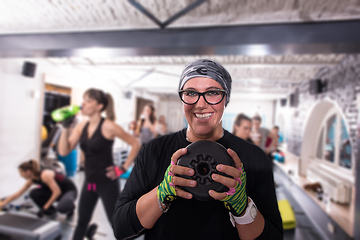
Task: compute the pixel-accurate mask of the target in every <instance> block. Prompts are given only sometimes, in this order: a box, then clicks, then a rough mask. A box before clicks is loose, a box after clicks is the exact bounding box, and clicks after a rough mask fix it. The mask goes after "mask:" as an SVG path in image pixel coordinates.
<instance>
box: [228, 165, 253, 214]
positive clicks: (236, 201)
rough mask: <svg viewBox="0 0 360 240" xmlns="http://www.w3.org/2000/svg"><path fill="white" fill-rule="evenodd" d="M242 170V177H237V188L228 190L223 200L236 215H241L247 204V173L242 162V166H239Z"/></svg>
mask: <svg viewBox="0 0 360 240" xmlns="http://www.w3.org/2000/svg"><path fill="white" fill-rule="evenodd" d="M237 169H238V170H240V171H241V176H240V178H235V180H236V181H237V182H238V183H237V185H236V187H235V188H230V190H229V191H228V192H226V194H227V196H226V197H225V198H224V199H223V200H221V201H223V202H224V205H225V207H226V208H227V209H228V210H229V211H230V212H231V214H232V215H234V216H240V214H241V213H242V212H243V211H244V210H245V209H246V206H247V201H248V200H247V194H246V173H245V171H244V166H243V164H242V163H241V167H240V168H237Z"/></svg>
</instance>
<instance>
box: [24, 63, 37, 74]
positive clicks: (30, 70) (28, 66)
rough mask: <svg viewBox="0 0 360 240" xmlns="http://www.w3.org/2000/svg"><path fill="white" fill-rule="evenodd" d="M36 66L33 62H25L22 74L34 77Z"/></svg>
mask: <svg viewBox="0 0 360 240" xmlns="http://www.w3.org/2000/svg"><path fill="white" fill-rule="evenodd" d="M35 71H36V64H35V63H32V62H24V64H23V68H22V72H21V74H22V75H24V76H26V77H34V76H35Z"/></svg>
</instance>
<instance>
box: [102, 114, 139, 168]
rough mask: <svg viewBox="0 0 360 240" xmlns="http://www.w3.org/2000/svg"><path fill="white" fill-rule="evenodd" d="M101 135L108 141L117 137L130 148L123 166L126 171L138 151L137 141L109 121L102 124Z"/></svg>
mask: <svg viewBox="0 0 360 240" xmlns="http://www.w3.org/2000/svg"><path fill="white" fill-rule="evenodd" d="M103 135H104V137H106V138H110V139H114V138H115V137H118V138H120V139H121V140H123V141H124V142H126V143H127V144H129V145H130V146H131V150H130V153H129V155H128V157H127V159H126V161H125V163H124V165H123V167H124V168H125V169H128V168H129V167H130V165H131V163H132V162H133V161H134V159H135V157H136V155H137V154H138V152H139V150H140V143H139V141H138V140H137V139H136V138H135V137H134V136H132V135H131V134H129V133H127V132H126V131H125V130H124V129H123V128H122V127H120V126H119V125H117V124H115V123H114V122H113V121H110V120H106V121H105V122H104V128H103Z"/></svg>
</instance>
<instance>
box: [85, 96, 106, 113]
mask: <svg viewBox="0 0 360 240" xmlns="http://www.w3.org/2000/svg"><path fill="white" fill-rule="evenodd" d="M102 107H103V105H102V104H99V103H98V102H97V101H96V100H95V99H93V98H90V97H89V96H88V95H85V96H84V101H83V103H82V107H81V113H82V114H83V115H85V116H91V115H94V114H96V113H98V114H100V112H101V109H102Z"/></svg>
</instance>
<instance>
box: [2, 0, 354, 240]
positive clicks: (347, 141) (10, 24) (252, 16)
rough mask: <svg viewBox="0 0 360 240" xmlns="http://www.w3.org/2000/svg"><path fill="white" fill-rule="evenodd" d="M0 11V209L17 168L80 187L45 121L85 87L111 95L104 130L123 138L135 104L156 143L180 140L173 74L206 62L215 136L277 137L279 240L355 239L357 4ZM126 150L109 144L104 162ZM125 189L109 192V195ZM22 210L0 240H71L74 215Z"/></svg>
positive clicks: (104, 237)
mask: <svg viewBox="0 0 360 240" xmlns="http://www.w3.org/2000/svg"><path fill="white" fill-rule="evenodd" d="M1 5H2V6H1V8H0V16H1V17H0V79H1V80H0V89H2V94H1V95H0V99H1V102H2V104H1V105H0V115H1V118H0V119H1V120H0V139H1V140H0V141H1V143H0V146H1V147H0V163H1V168H0V182H1V184H0V198H2V199H4V198H6V196H8V195H10V194H12V193H14V191H16V189H19V188H21V186H22V185H23V184H24V179H22V178H21V177H20V176H19V173H18V170H17V168H18V166H19V164H20V163H22V162H23V161H26V160H29V159H37V160H39V161H40V162H41V164H42V165H43V166H51V167H54V168H56V169H59V170H61V171H64V172H65V174H66V175H67V176H68V177H69V178H70V179H71V180H72V181H73V182H74V183H75V185H76V186H77V188H78V189H80V188H81V186H82V183H83V181H84V171H83V170H82V169H81V163H82V155H81V151H80V148H79V146H77V147H76V148H75V150H74V151H73V152H72V153H71V155H69V156H68V157H67V158H64V157H62V156H60V155H59V153H58V152H57V148H56V146H57V145H56V143H57V141H58V138H59V131H60V130H59V128H58V127H57V123H56V122H55V121H53V119H52V117H51V112H52V111H54V110H56V109H58V108H61V107H65V106H69V105H72V106H73V105H76V106H79V105H81V104H82V101H83V93H84V92H85V91H86V90H87V89H89V88H98V89H102V90H103V91H105V92H108V93H110V94H111V95H112V97H113V99H114V102H115V104H114V107H115V112H116V116H117V117H116V123H117V124H118V125H120V126H121V127H122V128H123V129H125V130H126V131H130V130H129V124H130V122H131V121H133V120H135V119H138V118H139V116H140V114H141V109H142V107H143V106H144V105H146V104H147V103H151V104H153V106H154V107H155V109H156V116H157V117H158V116H161V115H163V116H165V119H166V123H167V132H168V133H171V132H176V131H179V130H181V129H183V128H186V127H187V125H186V120H185V118H184V116H183V109H182V103H181V101H180V99H179V96H178V92H177V88H178V84H179V78H180V75H181V72H182V70H183V68H184V66H185V65H186V63H188V62H190V61H192V60H194V59H198V58H209V59H212V60H215V61H217V62H219V63H221V64H222V65H223V66H224V67H225V68H226V69H227V70H228V71H229V73H230V74H231V76H232V79H233V82H232V90H231V101H230V102H229V104H228V106H227V107H226V109H225V112H224V115H223V119H222V125H223V128H224V129H225V130H227V131H229V132H232V130H233V125H234V120H235V117H236V116H237V115H238V114H239V113H244V114H246V115H248V116H250V117H252V116H254V115H259V116H261V119H262V122H261V126H262V127H265V128H267V129H272V128H273V126H278V127H279V139H278V147H277V151H276V152H274V153H273V155H272V157H273V160H272V161H273V174H274V181H275V186H276V194H277V200H278V201H279V209H280V213H281V216H282V220H283V227H284V239H287V240H288V239H289V240H290V239H294V240H302V239H306V240H309V239H310V240H312V239H334V240H335V239H336V240H337V239H360V228H359V226H360V188H359V184H360V176H359V175H357V170H358V169H359V170H360V166H359V164H358V163H359V162H360V152H359V150H360V117H359V112H360V31H359V29H360V20H359V19H360V4H359V3H358V2H356V1H340V0H334V1H330V2H329V1H326V0H314V1H305V0H301V1H287V0H280V1H274V0H271V1H266V2H264V1H261V0H255V1H234V0H231V1H220V0H195V1H185V0H181V1H163V0H161V1H157V2H147V1H134V0H123V1H95V0H91V1H72V2H69V1H64V0H58V1H21V2H20V1H7V2H4V3H2V4H1ZM78 117H79V118H81V115H80V116H78ZM129 151H130V146H129V145H128V144H126V143H125V142H124V141H121V140H119V139H116V140H115V142H114V147H113V159H114V162H115V163H116V164H121V163H122V162H123V161H124V160H125V159H126V157H127V154H128V153H129ZM85 161H86V159H85ZM127 177H128V176H122V177H121V178H119V179H118V181H119V182H120V188H121V189H122V188H123V187H124V186H125V184H126V180H127ZM75 205H76V204H75ZM5 210H6V211H5ZM36 211H37V209H36V206H34V204H33V203H32V202H31V201H30V200H29V198H28V195H27V194H26V193H25V194H24V195H23V196H21V197H19V198H18V199H16V200H15V201H14V202H12V204H11V205H9V206H7V209H3V210H2V211H1V214H0V239H9V240H10V239H11V240H13V239H44V240H45V239H62V240H67V239H71V237H72V234H73V232H74V228H75V225H76V219H77V217H78V216H77V212H76V210H75V212H74V216H73V219H72V220H71V221H68V220H67V219H65V218H64V216H58V217H57V218H56V219H50V218H42V219H39V218H37V216H36V214H34V212H36ZM91 223H94V224H96V226H97V228H96V230H95V231H94V232H93V233H92V234H90V233H89V234H90V235H91V237H88V238H89V239H97V240H111V239H115V237H114V234H113V230H112V227H111V225H110V224H109V222H108V220H107V218H106V215H105V211H104V208H103V205H102V204H101V202H100V201H99V202H98V203H97V205H96V209H95V211H94V213H93V216H92V219H91ZM88 230H89V229H88ZM90 230H91V229H90ZM137 239H144V236H140V237H138V238H137Z"/></svg>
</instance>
